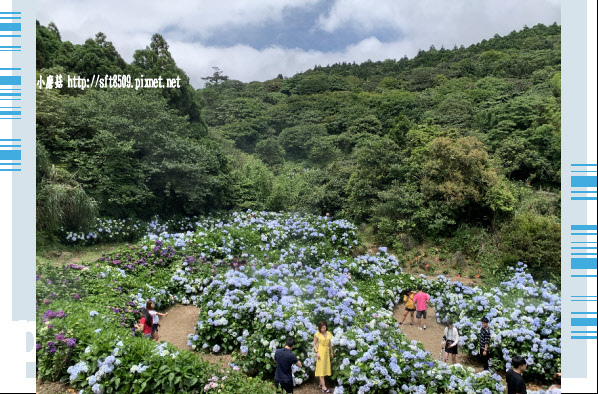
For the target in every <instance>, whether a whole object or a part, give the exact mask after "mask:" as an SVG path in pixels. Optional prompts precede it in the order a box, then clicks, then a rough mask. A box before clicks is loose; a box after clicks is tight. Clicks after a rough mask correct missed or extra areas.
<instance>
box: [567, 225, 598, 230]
mask: <svg viewBox="0 0 598 394" xmlns="http://www.w3.org/2000/svg"><path fill="white" fill-rule="evenodd" d="M571 230H598V225H592V224H572V225H571Z"/></svg>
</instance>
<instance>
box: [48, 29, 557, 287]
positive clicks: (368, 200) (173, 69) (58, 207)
mask: <svg viewBox="0 0 598 394" xmlns="http://www.w3.org/2000/svg"><path fill="white" fill-rule="evenodd" d="M560 40H561V28H560V26H558V25H556V24H553V25H551V26H544V25H537V26H534V27H533V28H528V27H524V28H523V29H522V30H521V31H518V32H512V33H510V34H509V35H507V36H504V37H500V36H498V35H496V36H495V37H493V38H491V39H488V40H484V41H482V42H480V43H478V44H476V45H472V46H470V47H468V48H465V47H460V48H458V47H455V48H453V49H445V48H441V49H436V48H434V47H430V48H429V49H428V50H426V51H424V50H422V51H420V52H419V53H418V55H417V56H416V57H414V58H413V59H407V58H402V59H400V60H398V61H397V60H385V61H382V62H371V61H369V62H365V63H362V64H355V63H353V64H348V63H347V64H345V63H343V64H334V65H329V66H325V67H324V66H315V67H314V68H313V69H311V70H308V71H306V72H304V73H301V74H297V75H294V76H283V75H278V76H277V77H276V78H273V79H270V80H267V81H263V82H250V83H244V82H241V81H237V80H233V79H230V78H229V77H227V76H226V70H220V69H218V68H215V71H214V74H213V75H211V76H206V78H204V79H205V81H206V84H205V87H204V88H202V89H197V90H196V89H194V88H193V87H192V86H191V85H190V83H189V78H188V77H187V75H186V74H185V72H184V71H183V70H181V69H180V68H179V67H177V65H176V63H175V60H174V59H173V58H172V56H171V54H170V52H169V51H168V44H167V43H166V41H165V40H164V38H163V37H162V36H160V35H159V34H155V35H154V36H153V37H152V41H151V42H150V43H149V45H148V46H147V47H146V48H145V49H140V50H138V51H137V52H135V55H134V60H133V61H132V63H130V64H127V63H126V62H125V61H124V60H123V59H122V57H121V56H120V55H119V54H118V52H117V51H116V49H115V48H114V46H113V44H112V43H111V42H110V41H108V38H107V37H106V36H105V35H104V34H102V33H98V34H97V35H96V36H95V38H90V39H88V40H87V41H86V42H85V43H84V44H83V45H77V44H72V43H70V42H68V41H62V39H61V37H60V33H59V30H58V28H57V27H56V26H55V25H53V24H50V25H48V26H47V27H45V26H41V25H39V24H38V26H37V69H38V75H37V79H38V80H39V79H40V77H41V78H42V79H45V78H46V77H47V76H48V75H57V74H62V75H63V76H64V78H66V75H67V74H70V75H80V76H82V77H86V76H92V75H104V74H109V75H112V74H130V75H131V76H132V78H136V77H139V76H140V75H141V74H143V75H145V76H146V77H158V76H162V77H164V78H166V77H170V78H172V77H176V76H180V77H181V87H180V88H178V89H148V90H139V91H135V90H134V89H86V90H81V89H69V88H67V87H66V83H65V85H64V87H63V88H61V89H59V90H56V89H52V90H50V89H38V91H37V139H38V147H37V151H38V162H37V168H38V171H37V210H38V232H39V235H40V237H39V238H40V239H41V240H42V241H43V242H52V239H53V237H56V236H60V234H61V231H63V230H85V228H86V226H88V224H89V222H90V220H91V219H93V218H94V217H96V216H102V217H110V218H129V217H133V218H140V219H148V218H150V217H152V216H154V215H156V214H157V215H160V216H162V217H171V216H173V215H195V214H207V213H211V212H214V211H216V210H232V209H243V210H246V209H252V210H272V211H295V212H305V213H315V214H320V215H323V214H326V213H329V214H330V215H332V216H333V217H335V218H346V219H349V220H351V221H353V222H355V223H360V224H364V228H366V229H367V230H368V231H371V233H372V234H373V235H374V236H375V239H376V240H377V242H379V243H381V244H385V245H389V246H390V247H392V248H393V249H394V250H395V251H396V252H405V251H408V250H410V249H412V248H415V247H418V246H419V245H422V244H426V245H438V246H442V247H443V250H445V251H446V253H449V254H452V253H456V252H458V251H460V252H462V253H463V254H464V255H465V256H466V258H468V259H471V260H478V261H480V262H482V263H483V264H485V265H486V266H487V267H488V268H489V269H491V270H493V271H494V272H498V271H500V270H502V269H503V268H504V267H505V266H508V265H512V264H514V263H516V262H517V261H524V262H526V263H528V264H529V266H530V267H531V268H532V269H533V270H535V271H536V274H538V273H540V272H541V274H542V275H544V276H545V277H549V275H550V272H551V271H553V272H554V273H555V274H556V275H558V272H559V271H560V165H561V163H560V140H561V130H560V65H561V50H560ZM401 55H402V54H397V58H399V57H400V56H401Z"/></svg>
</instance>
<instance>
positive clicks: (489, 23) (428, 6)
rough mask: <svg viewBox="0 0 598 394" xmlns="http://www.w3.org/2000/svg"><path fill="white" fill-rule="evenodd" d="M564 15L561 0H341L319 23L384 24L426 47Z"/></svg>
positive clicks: (363, 27)
mask: <svg viewBox="0 0 598 394" xmlns="http://www.w3.org/2000/svg"><path fill="white" fill-rule="evenodd" d="M560 21H561V2H560V0H526V1H520V0H500V1H497V0H492V1H488V0H485V1H476V0H461V1H439V0H418V1H410V0H401V1H398V0H378V1H376V2H375V3H370V2H364V1H360V0H335V2H334V4H333V5H332V7H331V8H330V11H329V12H328V14H326V15H320V17H319V18H318V21H317V25H318V27H319V28H320V29H321V30H323V31H326V32H329V33H332V32H335V31H338V30H340V29H346V28H351V29H355V30H358V31H362V32H364V33H365V34H368V33H372V32H374V31H376V30H377V29H380V28H381V27H384V28H387V29H388V28H390V29H396V30H397V31H400V32H402V34H404V40H407V41H410V42H412V43H414V44H415V45H417V46H419V47H420V48H421V49H427V48H428V47H429V46H430V45H435V46H436V47H438V48H440V47H441V46H442V45H444V46H445V47H447V48H448V47H451V48H452V46H453V45H455V44H457V45H465V46H468V45H470V44H473V43H476V42H479V41H481V40H483V39H485V38H489V37H493V36H494V35H495V34H497V33H498V34H500V35H506V34H508V33H510V32H511V31H513V30H520V29H521V28H522V27H523V26H524V25H528V26H530V27H531V26H533V25H536V24H537V23H544V24H547V25H550V24H552V23H554V22H557V23H560Z"/></svg>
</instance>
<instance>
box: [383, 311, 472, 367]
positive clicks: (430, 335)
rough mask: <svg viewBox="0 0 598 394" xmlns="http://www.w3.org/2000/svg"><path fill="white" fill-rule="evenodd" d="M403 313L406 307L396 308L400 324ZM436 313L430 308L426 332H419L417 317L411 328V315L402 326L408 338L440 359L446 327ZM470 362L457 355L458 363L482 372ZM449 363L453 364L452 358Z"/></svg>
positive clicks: (394, 314) (461, 355) (395, 313)
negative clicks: (438, 321)
mask: <svg viewBox="0 0 598 394" xmlns="http://www.w3.org/2000/svg"><path fill="white" fill-rule="evenodd" d="M403 313H405V306H404V305H399V306H397V307H395V310H394V312H393V316H394V318H395V319H397V321H398V322H400V321H401V320H403ZM435 313H436V311H435V310H434V308H428V318H427V319H426V320H427V322H426V323H427V328H426V329H425V330H419V329H418V328H417V319H416V318H415V317H414V319H413V321H414V323H413V326H411V325H410V324H409V323H411V315H407V318H406V319H405V323H404V324H403V325H402V326H401V331H403V334H405V336H407V338H409V339H414V340H416V341H420V342H421V343H422V344H423V345H424V348H425V349H426V350H427V351H429V352H430V353H432V357H434V359H438V356H439V355H440V342H441V341H442V336H443V335H444V327H445V326H444V325H442V324H439V323H437V322H436V315H435ZM422 326H423V320H422ZM469 361H470V360H468V359H467V358H466V357H465V356H464V355H463V354H461V352H459V354H457V363H459V364H463V365H466V366H472V367H474V368H475V369H476V372H480V371H482V368H481V367H480V366H478V365H475V364H474V365H471V363H470V362H469ZM449 363H451V359H450V356H449Z"/></svg>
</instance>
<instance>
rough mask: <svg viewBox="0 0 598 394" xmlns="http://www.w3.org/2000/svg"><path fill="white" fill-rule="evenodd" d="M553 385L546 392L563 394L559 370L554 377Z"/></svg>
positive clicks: (548, 393) (547, 393)
mask: <svg viewBox="0 0 598 394" xmlns="http://www.w3.org/2000/svg"><path fill="white" fill-rule="evenodd" d="M552 383H553V385H552V386H550V387H549V388H548V391H546V394H561V373H560V372H557V373H555V374H554V376H553V377H552Z"/></svg>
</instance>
